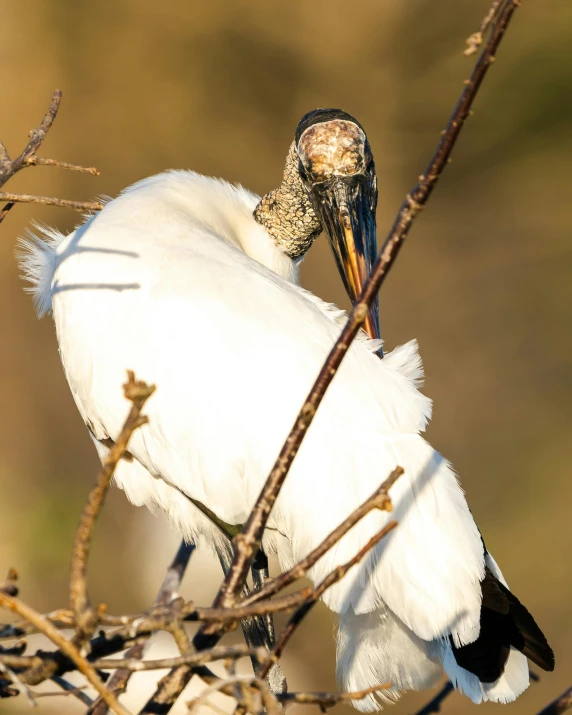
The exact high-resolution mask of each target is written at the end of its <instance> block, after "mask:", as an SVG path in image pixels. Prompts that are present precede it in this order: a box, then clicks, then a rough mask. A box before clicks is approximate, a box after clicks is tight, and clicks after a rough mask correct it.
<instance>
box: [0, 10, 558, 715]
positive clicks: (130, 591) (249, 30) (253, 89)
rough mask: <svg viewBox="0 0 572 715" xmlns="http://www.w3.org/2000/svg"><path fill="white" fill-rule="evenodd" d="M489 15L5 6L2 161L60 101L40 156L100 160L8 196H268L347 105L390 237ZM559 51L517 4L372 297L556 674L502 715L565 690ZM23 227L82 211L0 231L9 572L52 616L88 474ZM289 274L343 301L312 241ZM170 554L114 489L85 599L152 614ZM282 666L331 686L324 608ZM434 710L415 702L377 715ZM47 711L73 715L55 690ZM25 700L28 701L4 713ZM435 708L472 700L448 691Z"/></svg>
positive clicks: (3, 482)
mask: <svg viewBox="0 0 572 715" xmlns="http://www.w3.org/2000/svg"><path fill="white" fill-rule="evenodd" d="M488 6H489V0H464V2H462V3H460V2H459V0H439V2H435V0H384V2H379V0H353V2H352V3H347V2H346V1H345V0H312V1H311V2H308V1H307V0H288V2H263V0H210V1H209V2H208V3H203V2H200V3H199V2H194V3H188V2H186V1H185V0H169V1H168V2H163V3H157V2H155V1H154V0H115V1H114V2H97V3H93V2H85V1H79V2H78V1H77V0H73V1H72V0H50V2H44V3H38V2H37V1H36V0H4V2H3V3H2V42H1V44H0V66H1V67H2V105H1V111H0V138H1V139H2V141H3V142H4V143H5V144H6V146H7V147H8V149H9V151H10V152H11V153H12V155H16V154H17V153H18V152H19V151H20V150H21V149H22V148H23V146H24V145H25V143H26V140H27V134H28V131H29V130H30V129H31V128H32V127H35V126H37V125H38V123H39V121H40V120H41V117H42V116H43V113H44V112H45V110H46V108H47V106H48V103H49V100H50V97H51V94H52V91H53V90H54V89H55V88H56V87H58V88H61V89H62V90H63V92H64V100H63V103H62V108H61V110H60V115H59V116H58V119H57V121H56V123H55V125H54V127H53V129H52V132H51V133H50V135H49V137H48V139H47V141H46V142H45V144H44V146H43V150H42V154H43V155H44V156H49V157H52V158H58V159H62V160H66V161H71V162H76V163H81V164H86V165H95V166H97V167H98V168H99V169H100V170H101V176H100V177H98V178H94V177H90V176H84V175H78V174H72V173H66V172H64V171H61V170H57V169H51V168H46V167H39V168H35V169H28V170H26V171H24V172H21V173H20V174H19V175H18V176H17V177H16V178H15V179H14V180H12V181H11V182H10V183H9V184H8V185H7V187H6V189H7V190H12V191H24V192H30V193H40V194H47V195H53V196H59V197H66V198H74V199H78V200H86V199H89V198H92V197H94V196H95V195H98V194H107V195H109V196H114V195H116V194H117V192H118V191H120V190H121V189H122V188H124V187H125V186H127V185H129V184H131V183H132V182H134V181H136V180H138V179H140V178H142V177H144V176H147V175H150V174H153V173H156V172H160V171H163V170H165V169H168V168H191V169H194V170H196V171H199V172H202V173H205V174H212V175H216V176H220V177H223V178H225V179H227V180H229V181H231V182H240V183H242V184H244V185H245V186H246V187H248V188H250V189H252V190H254V191H256V192H258V193H261V194H262V193H265V192H267V191H268V190H269V189H271V188H274V187H275V186H277V185H278V183H279V181H280V178H281V172H282V168H283V164H284V159H285V156H286V152H287V149H288V147H289V144H290V142H291V141H292V138H293V132H294V128H295V126H296V124H297V122H298V120H299V118H300V117H301V116H302V115H303V114H304V113H305V112H306V111H308V110H310V109H313V108H315V107H328V106H332V107H341V108H343V109H345V110H346V111H348V112H350V113H352V114H354V115H355V116H356V117H357V118H358V119H359V120H360V121H361V122H362V124H363V125H364V127H365V128H366V130H367V132H368V135H369V139H370V142H371V145H372V148H373V152H374V156H375V160H376V165H377V172H378V177H379V187H380V201H379V212H378V226H379V236H380V238H383V237H384V236H385V234H386V232H387V230H388V228H389V226H390V225H391V221H392V219H393V217H394V215H395V213H396V211H397V208H398V207H399V204H400V202H401V200H402V198H403V196H404V195H405V193H406V191H407V190H409V189H410V188H411V187H412V186H413V185H414V183H415V182H416V177H417V175H418V174H419V173H420V172H421V170H422V169H423V168H424V167H425V165H426V162H427V160H428V158H429V156H430V154H431V153H432V151H433V148H434V146H435V144H436V141H437V139H438V137H439V132H440V131H441V130H442V129H443V127H444V125H445V122H446V120H447V118H448V116H449V113H450V111H451V109H452V107H453V105H454V103H455V101H456V99H457V96H458V95H459V93H460V91H461V89H462V82H463V80H464V79H465V78H466V77H467V76H468V74H469V72H470V68H471V67H472V63H473V60H472V59H468V58H465V57H463V54H462V52H463V49H464V41H465V38H466V37H467V36H468V35H469V34H470V33H471V32H473V31H475V30H476V29H477V27H478V25H479V23H480V21H481V18H482V16H483V15H484V13H485V12H486V10H487V9H488ZM571 48H572V4H570V3H567V2H564V1H559V0H552V1H551V2H549V1H548V0H545V1H544V2H524V3H523V7H522V9H521V10H519V11H518V13H517V14H516V16H515V18H514V21H513V24H512V26H511V28H510V30H509V32H508V35H507V37H506V39H505V41H504V42H503V44H502V46H501V49H500V52H499V55H498V61H497V63H496V64H495V66H494V67H493V68H492V71H491V74H490V76H489V77H488V78H487V81H486V83H485V85H484V87H483V89H482V91H481V93H480V95H479V98H478V101H477V103H476V107H475V114H474V117H473V118H472V119H471V120H470V121H469V123H468V125H467V127H466V131H465V132H464V133H463V135H462V137H461V140H460V142H459V144H458V147H457V149H456V151H455V153H454V159H453V164H452V166H450V167H449V168H448V169H447V171H446V173H445V175H444V177H443V179H442V181H441V182H440V184H439V186H438V189H437V191H436V193H435V195H434V197H433V198H432V200H431V201H430V203H429V206H428V207H427V209H426V210H425V211H424V212H423V215H421V216H420V217H419V219H418V221H417V223H416V224H415V227H414V229H413V231H412V234H411V236H410V238H409V239H408V243H407V245H406V246H405V249H404V250H403V252H402V253H401V255H400V257H399V260H398V261H397V264H396V265H395V267H394V269H393V270H392V273H391V276H390V278H389V280H388V281H387V283H386V285H385V287H384V288H383V291H382V293H381V309H382V330H383V333H384V338H385V341H386V347H387V348H388V349H390V348H392V347H393V346H395V345H398V344H401V343H403V342H405V341H407V340H409V339H410V338H412V337H416V338H418V340H419V344H420V350H421V354H422V356H423V359H424V363H425V370H426V375H427V378H426V387H425V392H426V393H427V394H428V395H430V396H431V397H432V398H433V400H434V403H435V410H434V419H433V422H432V424H431V426H430V429H429V438H430V440H431V441H432V443H433V444H434V445H435V446H436V447H437V448H438V449H439V450H440V451H442V452H443V453H444V454H445V455H447V457H448V458H449V459H450V460H451V461H452V462H453V464H454V465H455V467H456V469H457V470H458V472H459V473H460V475H461V477H462V482H463V486H464V488H465V490H466V492H467V495H468V499H469V503H470V505H471V508H472V510H473V513H474V515H475V517H476V519H477V521H478V523H479V525H480V528H481V530H482V532H483V534H484V535H485V538H486V541H487V546H488V548H489V549H490V550H491V551H492V552H493V553H494V555H495V558H496V559H497V560H498V561H499V563H500V564H501V565H502V568H503V570H504V572H505V575H506V577H507V579H508V580H509V583H510V585H511V587H512V589H513V590H514V592H515V593H516V594H518V596H519V597H520V598H521V599H522V600H523V601H524V602H525V603H526V605H527V606H528V607H529V609H530V610H531V611H532V612H533V614H534V615H535V617H536V619H537V620H538V622H539V624H540V625H541V627H542V628H543V630H544V631H545V633H546V635H547V637H548V639H549V641H550V643H551V644H552V646H553V647H554V650H555V652H556V661H557V668H556V672H555V673H553V674H542V677H541V680H540V682H539V683H533V684H531V686H530V689H529V690H528V691H527V693H526V694H525V695H523V696H522V697H521V698H520V699H519V700H518V701H517V702H516V703H514V704H511V705H509V706H506V709H504V710H503V712H506V713H509V714H511V715H518V714H524V713H528V714H531V713H534V712H536V711H537V710H539V709H540V706H541V705H542V704H543V703H547V702H548V701H549V700H551V699H552V698H553V697H555V696H556V695H557V694H558V693H559V692H560V691H561V690H563V689H564V688H565V687H566V686H567V685H569V684H570V681H571V680H572V675H571V673H572V562H571V558H570V554H571V549H572V527H571V524H570V502H571V499H572V481H571V479H570V465H571V464H572V439H571V438H570V431H571V428H572V413H571V409H570V405H571V398H572V372H571V370H570V353H571V350H572V333H571V330H570V306H571V300H572V241H571V238H570V230H571V228H572V210H571V204H572V201H571V197H570V183H571V182H570V164H571V158H572V155H571V149H572V131H571V130H572V116H571V111H570V110H571V108H572V91H571V87H572V61H571V57H572V54H571V52H572V51H571ZM32 220H36V221H40V222H46V223H49V224H52V225H55V226H57V227H58V228H59V229H61V230H64V231H68V230H70V229H72V228H73V226H74V223H75V222H77V221H78V215H77V214H75V213H73V212H67V211H65V210H63V209H56V208H51V209H50V208H44V207H38V206H24V205H20V206H16V207H15V208H14V209H13V211H12V212H11V213H10V214H9V215H8V217H7V219H6V220H5V221H4V223H3V224H2V226H1V227H0V234H1V235H0V277H1V279H0V334H1V335H2V349H1V350H0V381H1V383H0V394H1V395H2V409H1V410H0V494H1V499H0V574H2V573H4V572H6V570H7V569H8V567H9V566H15V567H17V568H18V570H19V572H20V575H21V587H22V596H23V597H24V598H25V599H26V600H28V601H29V602H31V603H32V604H33V605H34V606H35V607H36V608H38V609H40V610H50V609H53V608H56V607H61V606H63V605H64V604H65V603H66V598H67V576H68V563H69V557H70V551H71V545H72V541H73V536H74V530H75V527H76V524H77V520H78V516H79V513H80V510H81V508H82V506H83V503H84V500H85V497H86V494H87V491H88V489H89V487H90V485H91V484H92V481H93V479H94V475H95V473H96V470H97V466H98V465H97V460H96V455H95V450H94V449H93V446H92V444H91V442H90V440H89V438H88V435H87V432H86V430H85V428H84V426H83V424H82V421H81V419H80V417H79V414H78V413H77V411H76V409H75V406H74V404H73V402H72V399H71V396H70V393H69V391H68V388H67V384H66V382H65V379H64V375H63V372H62V369H61V365H60V362H59V358H58V353H57V345H56V340H55V334H54V329H53V324H52V322H51V319H50V318H46V319H44V320H43V321H41V322H38V321H37V320H36V318H35V315H34V311H33V307H32V302H31V299H30V298H29V297H28V296H26V295H25V294H24V292H23V290H22V288H23V283H22V282H21V281H20V279H19V277H18V269H17V266H16V262H15V259H14V248H15V243H16V239H17V237H18V236H20V235H22V233H23V232H24V230H25V228H26V226H29V225H30V222H31V221H32ZM302 282H303V284H304V286H305V287H307V288H309V289H310V290H312V291H314V292H316V293H317V294H318V295H320V296H321V297H322V298H324V299H327V300H332V301H335V302H336V303H338V304H340V305H343V306H344V307H347V300H346V298H345V296H344V292H343V289H342V286H341V283H340V280H339V278H338V275H337V273H336V270H335V267H334V264H333V260H332V258H331V257H330V255H329V252H328V248H327V245H326V242H325V241H324V240H323V239H322V240H320V241H319V242H318V243H317V245H316V247H315V248H314V249H313V250H312V251H311V254H310V256H309V257H308V259H307V260H306V261H305V263H304V265H303V270H302ZM176 543H177V538H176V536H175V535H173V534H172V533H171V532H170V531H169V528H168V526H167V524H166V522H165V521H164V520H163V519H162V518H156V517H152V516H151V515H150V514H149V513H147V511H145V510H142V509H137V508H135V507H133V506H131V505H130V504H129V503H128V502H127V500H126V499H125V497H124V496H123V494H122V493H120V492H119V491H118V490H113V493H112V494H111V497H110V499H109V503H108V505H107V507H106V508H105V511H104V513H103V516H102V518H101V522H100V523H99V525H98V528H97V534H96V542H95V550H94V555H93V559H92V561H91V565H90V581H91V591H92V596H93V599H94V601H96V602H97V601H99V600H105V601H106V602H107V603H108V604H109V609H110V611H111V612H112V613H119V612H133V611H136V610H138V609H142V608H144V607H145V606H147V605H148V604H149V603H150V602H151V600H152V598H153V596H154V594H155V591H156V590H157V587H158V585H159V583H160V581H161V579H162V576H163V573H164V571H165V567H166V564H167V563H168V562H169V560H170V558H171V556H172V555H173V552H174V549H175V547H176ZM218 579H219V572H218V565H217V564H215V563H212V562H211V559H210V556H209V555H208V554H199V556H198V557H197V558H196V559H194V561H192V562H191V567H190V569H189V572H188V576H187V579H186V582H185V588H184V592H183V595H186V596H187V597H189V598H190V597H193V598H194V599H195V600H196V601H202V602H203V603H206V602H207V601H208V600H209V599H210V597H211V595H212V593H213V589H214V587H215V584H216V581H217V580H218ZM158 647H159V646H158ZM167 647H168V646H167V645H165V649H167ZM161 652H167V651H166V650H164V651H161ZM284 663H285V667H286V669H287V675H288V678H289V683H290V686H291V688H293V689H312V690H316V689H333V688H335V683H334V678H333V672H334V635H333V620H332V618H331V617H330V615H329V614H328V613H327V611H326V609H325V608H322V607H320V608H319V609H316V612H315V613H314V614H313V615H312V617H311V618H310V619H309V622H308V623H307V624H306V626H305V628H303V629H301V631H300V632H299V634H298V636H297V638H296V639H295V640H294V642H293V644H292V646H291V648H290V649H289V652H288V657H287V658H286V659H285V661H284ZM141 677H142V676H139V678H140V680H139V685H138V687H139V688H140V689H142V692H143V691H144V690H145V677H143V681H141ZM151 688H152V684H151V685H149V684H147V691H149V690H151ZM134 690H136V689H134ZM144 697H145V693H143V694H141V693H139V694H138V693H135V692H134V694H133V695H132V698H135V699H136V700H132V701H130V702H133V703H135V702H141V701H142V700H143V699H144ZM137 698H139V699H138V700H137ZM427 699H428V697H427V694H423V695H417V694H408V695H406V696H405V697H403V699H402V700H401V701H400V703H399V704H398V705H397V706H395V707H394V708H393V709H392V711H391V712H393V713H395V715H399V714H404V715H405V714H407V713H413V712H415V710H416V708H417V707H418V706H419V704H420V703H422V702H424V701H426V700H427ZM40 703H41V706H42V710H43V711H46V712H51V711H53V712H55V711H58V712H64V711H65V712H70V713H73V712H79V711H80V710H81V706H79V709H78V706H76V704H75V703H74V702H72V701H71V699H69V698H68V699H66V700H65V701H62V700H60V699H53V698H51V699H45V700H41V701H40ZM27 707H28V706H27V703H26V702H25V700H24V699H23V698H19V699H17V700H16V699H14V700H11V701H4V702H3V704H2V706H1V711H2V712H16V711H19V710H23V709H27ZM494 709H495V706H494V705H490V704H487V705H483V706H481V707H480V710H479V712H481V713H483V715H485V713H492V712H493V710H494ZM497 710H498V707H497ZM179 711H180V712H182V711H184V707H183V706H182V705H180V706H179ZM345 712H349V711H348V710H345ZM444 712H449V713H453V712H454V713H458V714H460V715H464V714H465V713H474V712H477V706H475V705H473V704H472V703H470V702H469V701H467V700H466V699H464V698H462V697H461V696H459V695H458V694H455V695H453V697H452V698H451V699H450V700H449V701H448V703H447V704H446V706H445V708H444Z"/></svg>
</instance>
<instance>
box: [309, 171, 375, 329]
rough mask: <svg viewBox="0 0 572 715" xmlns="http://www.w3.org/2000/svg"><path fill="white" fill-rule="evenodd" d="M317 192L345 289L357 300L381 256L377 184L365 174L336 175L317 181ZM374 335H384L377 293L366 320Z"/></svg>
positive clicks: (321, 216) (319, 207) (321, 212)
mask: <svg viewBox="0 0 572 715" xmlns="http://www.w3.org/2000/svg"><path fill="white" fill-rule="evenodd" d="M312 188H313V194H314V201H315V203H316V204H317V206H316V208H317V209H318V211H319V215H320V219H321V221H322V226H323V227H324V229H325V230H326V233H327V235H328V240H329V243H330V247H331V249H332V251H333V253H334V256H335V259H336V264H337V266H338V270H339V272H340V275H341V277H342V281H343V283H344V286H345V289H346V291H347V293H348V295H349V297H350V299H351V301H352V303H354V302H355V301H356V299H357V297H358V296H359V294H360V293H361V290H362V288H363V284H364V283H365V280H366V279H367V277H368V276H369V274H370V272H371V269H372V267H373V264H374V262H375V259H376V257H377V242H376V235H375V229H376V223H375V198H376V190H375V186H368V178H367V177H366V176H364V175H354V176H349V177H348V176H344V177H336V178H334V179H332V180H330V181H328V182H324V183H322V184H314V186H313V187H312ZM363 327H364V330H366V331H367V333H369V335H370V337H372V338H380V337H381V334H380V329H379V300H378V298H377V297H376V298H375V301H374V302H373V303H372V305H371V308H370V311H369V314H368V316H367V318H366V320H365V322H364V326H363Z"/></svg>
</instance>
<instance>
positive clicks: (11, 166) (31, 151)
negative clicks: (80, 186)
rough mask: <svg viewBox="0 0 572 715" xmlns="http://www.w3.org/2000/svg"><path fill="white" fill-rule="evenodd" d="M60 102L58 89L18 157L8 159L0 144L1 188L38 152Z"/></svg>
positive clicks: (60, 97)
mask: <svg viewBox="0 0 572 715" xmlns="http://www.w3.org/2000/svg"><path fill="white" fill-rule="evenodd" d="M61 101H62V93H61V91H60V90H59V89H56V91H55V92H54V94H53V96H52V101H51V102H50V106H49V108H48V111H47V112H46V114H45V116H44V118H43V119H42V123H41V124H40V126H39V127H38V128H37V129H33V130H32V131H31V132H30V140H29V142H28V143H27V145H26V148H25V149H24V151H23V152H22V153H21V154H20V156H18V157H16V158H15V159H10V156H9V155H8V152H7V151H6V147H5V146H4V145H3V144H0V186H3V185H4V184H5V183H6V182H7V181H8V179H10V178H11V177H12V176H14V174H15V173H16V172H18V171H20V169H23V168H24V167H25V166H27V164H28V161H29V160H30V159H31V157H32V156H34V155H35V153H36V152H37V151H38V149H39V148H40V146H41V145H42V142H43V141H44V139H45V138H46V135H47V133H48V132H49V131H50V128H51V126H52V124H53V123H54V119H55V118H56V115H57V113H58V109H59V108H60V103H61Z"/></svg>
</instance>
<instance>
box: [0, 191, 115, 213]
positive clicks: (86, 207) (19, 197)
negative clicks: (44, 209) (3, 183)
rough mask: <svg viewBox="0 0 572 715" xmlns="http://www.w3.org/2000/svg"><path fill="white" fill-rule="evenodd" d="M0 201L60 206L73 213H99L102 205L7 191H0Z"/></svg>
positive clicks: (97, 202) (99, 202) (95, 202)
mask: <svg viewBox="0 0 572 715" xmlns="http://www.w3.org/2000/svg"><path fill="white" fill-rule="evenodd" d="M0 201H8V202H9V203H11V204H14V203H20V204H22V203H23V204H44V205H45V206H61V207H62V208H65V209H74V211H101V209H102V208H103V204H102V203H101V201H71V200H69V199H57V198H54V197H53V196H35V195H34V194H10V193H8V192H7V191H0Z"/></svg>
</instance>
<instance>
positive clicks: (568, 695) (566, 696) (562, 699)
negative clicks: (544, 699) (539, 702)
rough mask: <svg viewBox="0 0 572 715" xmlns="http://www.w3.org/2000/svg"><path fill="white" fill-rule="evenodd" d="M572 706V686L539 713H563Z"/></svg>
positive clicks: (555, 714)
mask: <svg viewBox="0 0 572 715" xmlns="http://www.w3.org/2000/svg"><path fill="white" fill-rule="evenodd" d="M570 708H572V686H571V687H570V688H568V690H566V691H565V692H563V693H562V695H560V696H559V697H558V698H556V700H554V702H552V703H550V705H548V706H547V707H545V708H544V710H542V711H541V712H539V713H538V715H561V714H562V713H565V712H566V711H567V710H570Z"/></svg>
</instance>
